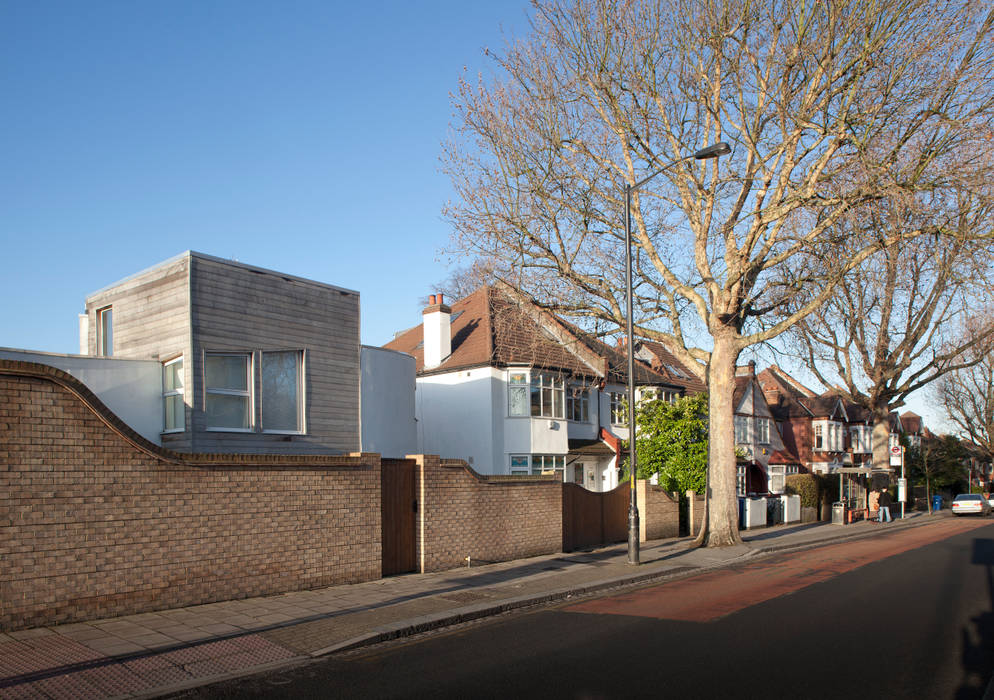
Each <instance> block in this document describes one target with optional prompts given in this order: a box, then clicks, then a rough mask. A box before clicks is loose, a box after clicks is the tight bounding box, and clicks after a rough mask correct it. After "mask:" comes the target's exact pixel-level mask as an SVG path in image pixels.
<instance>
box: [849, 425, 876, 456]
mask: <svg viewBox="0 0 994 700" xmlns="http://www.w3.org/2000/svg"><path fill="white" fill-rule="evenodd" d="M872 434H873V428H871V427H870V426H868V425H854V426H852V427H851V428H850V429H849V438H850V440H851V443H850V444H851V445H852V451H853V452H858V453H860V454H864V453H865V454H869V453H871V452H873V450H872V449H871V447H870V441H871V438H872Z"/></svg>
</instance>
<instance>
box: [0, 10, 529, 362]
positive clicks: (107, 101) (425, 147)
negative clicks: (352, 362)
mask: <svg viewBox="0 0 994 700" xmlns="http://www.w3.org/2000/svg"><path fill="white" fill-rule="evenodd" d="M526 9H527V2H526V1H524V0H521V1H518V0H505V1H493V0H490V1H488V2H466V1H465V0H437V1H432V2H421V3H418V2H392V1H391V2H387V1H381V2H376V1H374V2H365V3H345V2H329V1H324V2H319V1H314V2H308V1H298V0H294V1H292V2H286V3H274V2H251V1H250V2H246V1H242V0H239V1H238V2H233V1H232V2H225V1H209V2H192V1H189V0H180V1H177V2H168V3H166V2H160V3H152V2H137V3H136V2H121V1H116V0H115V1H104V0H101V1H99V2H67V1H60V2H50V1H39V2H19V1H15V0H0V91H2V92H0V94H3V95H4V98H3V101H4V107H3V110H2V115H3V116H2V117H0V118H2V122H3V128H2V129H0V163H2V165H0V243H2V248H0V250H2V251H3V252H2V257H3V263H4V264H3V266H2V269H3V275H2V276H0V293H2V294H3V296H4V297H5V298H6V299H8V300H9V301H12V302H14V303H11V304H8V308H7V312H6V313H5V315H4V321H3V322H2V324H0V346H5V347H15V348H26V349H32V350H44V351H49V352H70V353H72V352H77V351H78V341H77V337H78V332H77V329H76V324H77V321H76V316H77V314H78V313H79V311H81V310H82V307H83V301H84V299H85V297H86V296H87V295H88V294H89V293H91V292H94V291H96V290H98V289H100V288H102V287H104V286H107V285H108V284H111V283H113V282H115V281H117V280H119V279H121V278H123V277H126V276H128V275H130V274H132V273H135V272H138V271H139V270H142V269H144V268H146V267H149V266H151V265H153V264H155V263H157V262H159V261H162V260H165V259H167V258H169V257H172V256H173V255H176V254H178V253H180V252H182V251H184V250H188V249H192V250H197V251H201V252H204V253H208V254H211V255H216V256H219V257H224V258H234V259H237V260H240V261H242V262H244V263H248V264H252V265H258V266H261V267H267V268H272V269H275V270H279V271H281V272H287V273H290V274H294V275H299V276H301V277H307V278H311V279H315V280H319V281H322V282H327V283H330V284H335V285H339V286H342V287H347V288H350V289H355V290H357V291H359V292H360V294H361V304H362V340H363V342H364V343H368V344H374V345H380V344H383V343H385V342H387V341H389V340H390V339H391V338H392V336H393V332H394V331H397V330H401V329H403V328H407V327H410V326H412V325H415V324H416V323H418V322H419V320H420V309H421V300H422V299H423V298H424V296H425V295H427V294H428V293H430V292H431V291H433V289H432V288H433V286H434V284H435V283H436V282H439V281H441V280H443V279H444V278H445V277H446V276H447V274H448V268H447V265H446V262H447V261H446V260H444V259H440V258H439V255H438V251H439V249H440V248H441V247H442V246H443V245H444V244H445V243H446V242H447V240H448V235H449V227H448V226H447V225H446V224H445V222H444V221H442V219H441V215H440V212H441V208H442V206H443V204H444V203H445V201H446V200H447V199H448V198H449V197H450V187H449V183H448V179H447V177H446V176H444V175H442V174H441V173H440V172H439V160H438V159H439V156H440V154H441V143H442V142H443V141H444V140H445V138H446V135H447V133H448V129H449V123H450V118H451V112H452V110H451V105H450V100H449V94H450V92H452V91H454V90H455V89H456V87H457V82H458V80H459V78H460V76H461V75H463V71H464V70H465V71H468V73H469V75H470V76H475V75H476V74H477V73H478V72H479V71H481V70H483V71H487V70H489V65H490V64H489V61H488V59H486V57H485V56H484V53H483V51H484V48H485V47H488V46H489V47H500V46H502V45H503V42H504V40H503V36H504V33H505V32H508V33H509V32H512V31H521V30H523V28H524V27H525V26H526V22H527V19H526V18H527V15H526Z"/></svg>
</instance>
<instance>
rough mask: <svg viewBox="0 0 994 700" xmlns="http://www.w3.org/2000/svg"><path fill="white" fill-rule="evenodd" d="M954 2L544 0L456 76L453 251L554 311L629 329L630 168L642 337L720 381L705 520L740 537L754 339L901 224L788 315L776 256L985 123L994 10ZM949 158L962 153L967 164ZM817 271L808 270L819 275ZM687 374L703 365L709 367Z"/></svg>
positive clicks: (816, 242) (943, 173)
mask: <svg viewBox="0 0 994 700" xmlns="http://www.w3.org/2000/svg"><path fill="white" fill-rule="evenodd" d="M988 15H989V9H988V8H987V7H986V5H984V4H983V3H973V2H970V1H969V0H963V1H961V2H955V3H935V2H932V1H931V0H873V1H871V0H865V1H864V0H853V1H852V2H838V1H833V0H827V1H826V2H802V1H801V0H796V1H795V0H783V1H782V2H749V1H747V0H655V1H651V0H647V1H646V2H638V1H636V0H575V1H574V0H548V1H547V2H536V3H535V11H534V13H533V16H532V22H531V32H530V34H529V35H528V36H526V37H524V38H522V39H520V40H518V41H514V42H510V43H509V44H508V46H507V47H506V50H505V52H504V53H503V54H502V55H499V56H498V55H494V62H495V76H494V78H493V79H492V80H487V79H483V78H481V79H480V80H479V81H477V82H471V81H469V80H465V81H463V82H462V83H461V84H460V87H459V90H458V93H457V95H456V96H455V97H454V106H455V110H456V124H455V136H454V138H453V141H452V142H451V143H450V144H449V145H448V146H447V149H446V153H445V156H444V162H445V167H446V169H447V171H448V172H449V174H450V176H451V179H452V182H453V185H454V188H455V191H456V195H457V196H456V200H455V202H453V203H452V204H450V205H449V206H448V207H447V209H446V215H447V218H448V219H449V220H450V221H451V223H452V224H453V226H454V230H455V234H454V238H453V250H454V251H455V252H458V253H463V254H469V255H476V256H481V257H483V258H485V259H487V260H489V261H493V262H494V263H496V265H495V268H494V274H495V275H496V276H499V277H501V278H502V279H504V280H506V281H508V282H509V283H510V284H512V285H513V286H515V287H517V288H519V289H521V290H522V291H524V292H525V293H527V294H529V295H530V296H532V297H533V298H535V299H536V300H539V301H541V302H542V303H544V304H547V305H549V306H551V307H554V308H556V309H557V310H559V311H560V312H565V313H569V314H573V315H574V316H579V317H597V318H601V319H603V320H605V321H609V322H611V323H614V324H617V325H618V326H619V327H621V326H622V325H623V323H624V319H625V303H624V289H625V284H624V272H623V271H624V265H623V262H622V261H623V259H624V224H623V222H624V211H623V208H624V194H623V193H624V188H625V185H632V184H634V183H637V182H639V181H640V180H641V179H643V178H644V177H645V176H646V175H648V174H649V173H651V172H653V171H654V170H656V169H658V168H661V167H662V166H663V165H664V164H666V163H669V162H671V161H673V160H675V159H678V158H682V157H685V156H686V155H687V154H689V153H692V152H694V151H695V150H696V149H698V148H701V147H702V146H704V145H706V144H710V143H714V142H716V141H719V140H724V141H728V142H730V143H732V144H733V147H734V152H733V154H732V155H731V157H728V158H724V159H722V160H720V161H708V162H706V163H701V164H697V163H694V162H688V161H681V162H680V163H678V164H677V165H675V166H674V167H672V168H669V169H668V170H666V171H665V173H664V174H662V175H660V176H659V177H657V178H655V179H654V180H653V181H652V182H651V183H650V184H649V185H647V186H646V187H644V188H642V189H641V190H640V191H636V192H635V193H634V194H633V197H632V208H633V211H632V226H633V236H634V239H635V246H636V253H637V255H636V259H635V268H636V269H635V276H636V285H635V296H636V313H635V314H634V315H635V319H634V321H635V324H636V334H637V335H639V336H642V337H648V338H651V339H654V340H658V341H660V342H663V343H665V344H666V345H667V346H668V347H669V348H670V349H671V350H672V351H673V352H674V354H676V355H677V356H678V357H679V358H680V359H681V360H682V361H683V362H684V363H685V364H686V365H687V366H688V367H692V368H698V370H699V375H700V378H701V379H702V380H704V381H706V382H707V384H708V390H709V396H710V426H709V429H710V434H711V460H710V465H709V477H708V480H709V494H708V498H709V503H708V513H709V515H708V521H707V522H706V523H705V528H704V529H703V532H702V535H701V538H700V541H701V542H702V543H703V544H706V545H711V546H722V545H729V544H734V543H737V542H739V541H741V540H740V538H739V534H738V529H737V504H736V492H735V451H734V434H733V430H732V411H733V407H732V392H733V389H734V374H735V365H736V361H737V358H738V356H739V354H740V353H741V352H742V350H743V349H745V348H747V347H749V346H751V345H753V344H756V343H760V342H764V341H767V340H769V339H771V338H774V337H776V336H778V335H779V334H781V333H783V332H784V331H785V330H787V329H788V328H790V327H791V326H792V325H793V324H795V323H797V322H798V321H799V320H801V319H802V318H804V317H805V316H806V315H807V314H809V313H811V311H813V310H814V309H816V308H817V307H818V305H819V304H820V303H821V302H822V301H824V299H825V298H827V297H828V296H829V295H830V293H831V289H832V286H833V284H834V282H835V281H836V280H837V279H838V277H839V276H842V275H845V274H846V273H847V272H848V271H849V270H850V269H852V268H854V267H857V266H858V265H860V264H861V263H862V262H863V261H864V260H865V259H866V258H868V257H870V256H871V255H872V254H873V253H875V252H877V251H878V250H880V249H881V248H883V247H887V246H889V245H891V244H893V243H895V242H897V241H899V240H903V239H909V238H914V237H916V236H918V235H921V234H923V233H927V234H939V235H945V233H947V232H946V231H945V229H944V228H941V227H940V228H934V227H933V226H932V225H931V224H930V225H929V226H928V227H927V228H924V229H910V230H904V229H902V230H900V231H893V232H890V233H889V234H888V235H887V236H886V237H885V238H883V239H881V240H876V241H872V242H868V243H866V244H865V245H864V246H863V247H860V248H856V249H852V250H847V251H846V252H845V261H844V262H845V264H843V265H840V266H838V268H837V269H836V270H834V273H835V276H834V277H830V278H828V279H821V280H812V281H810V283H809V285H808V288H807V289H806V290H805V294H806V295H807V301H806V303H805V304H804V305H802V306H800V307H799V308H797V309H796V310H795V311H794V312H793V313H791V314H790V315H787V316H783V317H775V316H774V315H773V314H772V313H771V312H772V311H774V310H775V309H776V308H779V307H780V306H782V305H783V303H784V301H785V296H789V294H790V291H789V290H787V289H785V288H784V287H782V286H780V285H778V284H777V281H778V274H777V271H778V270H779V268H780V267H781V266H783V265H785V264H788V263H790V262H791V261H793V260H795V259H797V258H805V257H808V256H810V255H812V254H816V253H817V252H819V251H821V250H824V248H826V247H831V246H832V245H834V244H837V243H840V242H841V241H840V240H839V238H838V229H837V227H836V224H837V222H838V221H839V220H840V219H841V218H842V217H843V216H845V215H846V214H847V213H849V212H850V211H852V210H853V209H855V208H858V207H862V206H866V205H868V204H869V203H872V202H874V201H877V200H879V199H880V198H881V197H884V196H887V195H892V196H893V195H894V193H897V192H911V193H914V192H917V191H930V190H933V189H935V188H936V187H940V186H943V184H944V183H945V182H946V181H947V180H948V179H949V176H950V175H949V173H950V171H949V169H948V166H949V165H950V164H951V163H955V164H957V165H962V166H964V167H965V166H966V165H969V157H968V156H967V155H963V154H968V153H970V152H971V149H973V148H975V147H977V144H978V143H985V141H984V139H987V138H990V135H991V131H990V126H989V123H990V122H989V120H990V113H991V101H992V95H994V90H992V89H991V88H992V85H991V82H992V81H991V77H992V66H991V48H992V47H991V42H990V35H991V23H992V19H991V17H990V16H988ZM956 172H960V171H959V170H958V171H956ZM812 284H816V285H817V287H816V288H815V291H814V292H812V291H811V290H812V286H811V285H812ZM695 371H696V370H695Z"/></svg>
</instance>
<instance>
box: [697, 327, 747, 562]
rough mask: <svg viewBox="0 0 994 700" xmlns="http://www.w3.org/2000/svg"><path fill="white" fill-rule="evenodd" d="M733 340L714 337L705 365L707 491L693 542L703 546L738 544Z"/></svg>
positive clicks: (737, 354) (734, 355) (740, 542)
mask: <svg viewBox="0 0 994 700" xmlns="http://www.w3.org/2000/svg"><path fill="white" fill-rule="evenodd" d="M738 356H739V350H738V348H737V347H736V345H735V342H734V337H733V336H732V335H730V334H729V335H728V336H727V337H721V336H716V337H715V340H714V349H713V350H712V352H711V362H710V363H709V365H708V400H709V408H708V428H709V431H710V445H711V450H710V454H709V455H708V491H707V512H706V515H705V518H706V520H705V523H704V526H703V527H702V529H701V534H700V536H699V537H698V539H697V541H698V543H699V544H701V545H703V546H705V547H728V546H731V545H735V544H742V538H741V537H740V536H739V503H738V497H737V494H736V491H735V476H736V474H735V467H736V464H735V419H734V411H735V406H734V405H733V395H734V393H735V363H736V361H737V360H738Z"/></svg>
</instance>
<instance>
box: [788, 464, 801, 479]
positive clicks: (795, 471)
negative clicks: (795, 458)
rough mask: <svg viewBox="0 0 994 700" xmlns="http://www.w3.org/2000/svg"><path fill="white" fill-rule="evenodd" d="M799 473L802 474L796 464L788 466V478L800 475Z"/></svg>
mask: <svg viewBox="0 0 994 700" xmlns="http://www.w3.org/2000/svg"><path fill="white" fill-rule="evenodd" d="M799 473H800V472H799V471H798V469H797V465H796V464H788V465H787V474H788V476H789V475H791V474H799Z"/></svg>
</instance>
